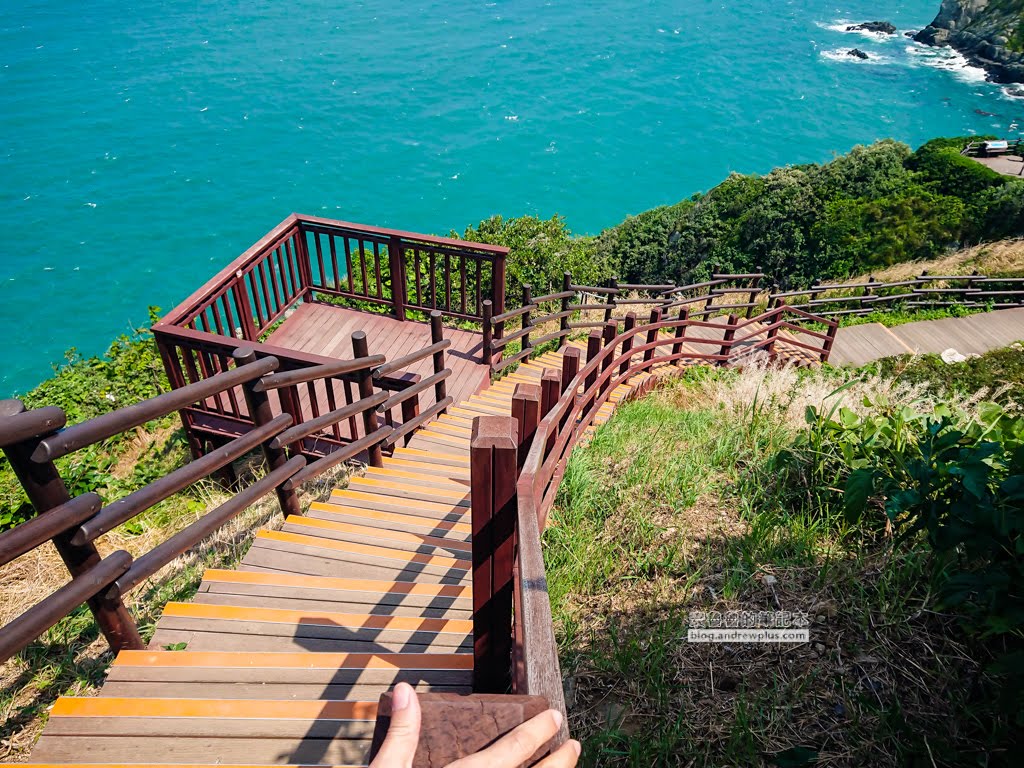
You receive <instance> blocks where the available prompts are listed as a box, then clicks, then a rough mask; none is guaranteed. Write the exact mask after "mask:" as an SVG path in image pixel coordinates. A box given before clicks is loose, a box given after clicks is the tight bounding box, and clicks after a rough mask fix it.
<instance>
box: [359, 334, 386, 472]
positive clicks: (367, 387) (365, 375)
mask: <svg viewBox="0 0 1024 768" xmlns="http://www.w3.org/2000/svg"><path fill="white" fill-rule="evenodd" d="M352 356H353V357H369V356H370V349H369V345H368V344H367V342H366V331H356V332H355V333H353V334H352ZM356 376H357V377H358V380H359V397H360V398H364V397H373V371H371V370H370V368H369V367H366V368H364V369H362V370H361V371H358V372H357V373H356ZM379 426H380V421H379V420H378V419H377V410H376V409H375V408H367V409H366V410H365V411H363V430H364V431H365V432H366V434H367V435H372V434H373V433H374V432H376V431H377V428H378V427H379ZM366 453H367V455H368V457H369V460H370V466H371V467H383V466H384V455H383V454H382V453H381V450H380V443H374V444H373V445H371V446H370V447H369V448H368V449H367V450H366Z"/></svg>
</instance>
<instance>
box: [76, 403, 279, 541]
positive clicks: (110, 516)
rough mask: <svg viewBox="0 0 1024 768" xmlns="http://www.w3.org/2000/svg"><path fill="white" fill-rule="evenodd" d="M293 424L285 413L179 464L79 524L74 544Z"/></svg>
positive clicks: (206, 474) (90, 538)
mask: <svg viewBox="0 0 1024 768" xmlns="http://www.w3.org/2000/svg"><path fill="white" fill-rule="evenodd" d="M291 423H292V417H291V416H289V415H288V414H286V413H282V414H281V415H280V416H278V417H277V418H275V419H273V420H272V421H269V422H267V423H266V424H263V425H261V426H258V427H256V428H255V429H253V430H251V431H249V432H246V433H245V434H244V435H242V436H241V437H238V438H236V439H234V440H232V441H231V442H230V443H228V444H227V445H225V446H224V447H223V448H220V449H218V450H216V451H214V452H213V453H208V454H206V455H205V456H203V457H202V458H200V459H196V460H195V461H192V462H189V463H188V464H186V465H185V466H183V467H178V469H175V470H174V471H172V472H170V473H169V474H166V475H164V476H163V477H161V478H160V479H158V480H154V481H153V482H152V483H150V484H149V485H145V486H143V487H142V488H140V489H139V490H137V491H135V492H134V493H130V494H128V495H127V496H125V497H124V498H121V499H118V500H117V501H114V502H111V503H110V504H108V505H107V506H106V507H104V508H103V509H102V510H100V512H99V514H97V515H96V516H95V517H93V518H92V519H91V520H88V521H87V522H85V523H83V524H82V525H81V526H80V527H79V529H78V531H77V532H76V533H75V535H74V536H72V538H71V543H72V544H75V545H79V546H81V545H82V544H85V543H86V542H89V541H94V540H95V539H97V538H99V537H100V536H102V535H103V534H104V533H107V532H108V531H112V530H113V529H114V528H116V527H117V526H119V525H121V524H122V523H125V522H127V521H128V520H131V519H132V518H133V517H135V516H136V515H138V514H141V513H142V512H145V511H146V510H147V509H149V508H150V507H152V506H153V505H154V504H158V503H159V502H161V501H163V500H164V499H166V498H168V497H169V496H173V495H174V494H175V493H177V492H178V491H180V490H182V489H183V488H187V487H188V486H190V485H193V484H195V483H197V482H199V481H200V480H202V479H204V478H207V477H209V476H210V475H212V474H213V473H214V472H216V471H217V470H218V469H220V468H222V467H224V466H225V465H227V464H228V463H230V462H232V461H234V460H235V459H238V458H240V457H242V456H244V455H245V454H247V453H249V452H250V451H253V450H255V449H257V448H259V447H260V444H261V443H263V442H264V441H267V440H270V439H271V438H273V437H274V436H275V435H277V434H279V433H281V432H283V431H284V430H285V429H287V428H288V427H289V426H291Z"/></svg>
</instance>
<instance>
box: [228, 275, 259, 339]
mask: <svg viewBox="0 0 1024 768" xmlns="http://www.w3.org/2000/svg"><path fill="white" fill-rule="evenodd" d="M232 287H233V289H234V292H235V306H237V307H238V314H239V319H240V320H241V321H242V336H243V338H244V339H245V340H246V341H257V338H256V335H257V334H256V323H255V322H254V321H253V317H252V305H251V304H250V303H249V289H248V288H247V287H246V285H245V276H244V275H243V274H242V270H238V271H237V272H235V284H234V286H232Z"/></svg>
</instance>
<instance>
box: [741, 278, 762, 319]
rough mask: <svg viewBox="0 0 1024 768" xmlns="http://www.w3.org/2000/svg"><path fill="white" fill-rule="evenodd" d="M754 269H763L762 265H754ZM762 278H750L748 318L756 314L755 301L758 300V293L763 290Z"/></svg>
mask: <svg viewBox="0 0 1024 768" xmlns="http://www.w3.org/2000/svg"><path fill="white" fill-rule="evenodd" d="M754 271H755V272H760V271H761V267H754ZM762 279H763V278H761V277H754V278H751V280H750V298H749V299H747V304H748V305H749V306H748V307H747V312H746V314H745V315H744V316H745V317H746V318H747V319H748V320H749V319H750V316H751V315H752V314H754V302H755V301H756V300H757V294H759V293H760V292H761V280H762Z"/></svg>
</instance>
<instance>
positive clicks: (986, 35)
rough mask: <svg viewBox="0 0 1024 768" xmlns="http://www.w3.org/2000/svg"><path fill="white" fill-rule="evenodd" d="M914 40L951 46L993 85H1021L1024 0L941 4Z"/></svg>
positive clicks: (948, 1) (1023, 74) (968, 0)
mask: <svg viewBox="0 0 1024 768" xmlns="http://www.w3.org/2000/svg"><path fill="white" fill-rule="evenodd" d="M914 39H915V40H917V41H918V42H921V43H927V44H928V45H950V46H952V47H953V48H955V49H956V50H958V51H960V52H961V53H962V54H964V56H966V57H967V58H968V60H970V61H971V62H972V63H974V64H977V65H978V66H982V67H984V68H985V70H986V71H987V72H988V74H989V79H990V80H994V81H995V82H997V83H1024V0H942V7H941V8H940V9H939V15H938V16H936V17H935V20H934V21H933V22H932V23H931V24H929V25H928V26H927V27H925V28H924V29H922V30H921V31H920V32H918V33H917V35H916V36H915V37H914Z"/></svg>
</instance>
